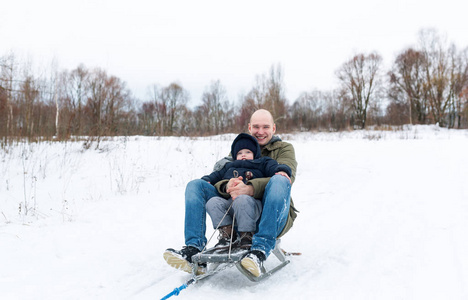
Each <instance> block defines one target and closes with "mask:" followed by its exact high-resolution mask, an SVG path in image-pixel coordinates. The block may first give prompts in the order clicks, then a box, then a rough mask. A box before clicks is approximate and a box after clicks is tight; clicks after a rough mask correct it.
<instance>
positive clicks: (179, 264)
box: [163, 251, 193, 273]
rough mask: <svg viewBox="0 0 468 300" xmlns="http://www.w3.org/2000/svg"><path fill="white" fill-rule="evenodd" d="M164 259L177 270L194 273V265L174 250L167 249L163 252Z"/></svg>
mask: <svg viewBox="0 0 468 300" xmlns="http://www.w3.org/2000/svg"><path fill="white" fill-rule="evenodd" d="M163 257H164V260H165V261H166V262H167V263H168V264H169V265H170V266H171V267H173V268H176V269H177V270H181V271H184V272H187V273H192V271H193V269H192V266H191V265H190V263H189V262H188V261H186V260H185V259H183V258H182V257H180V256H178V255H176V254H175V253H173V252H170V251H165V252H164V254H163Z"/></svg>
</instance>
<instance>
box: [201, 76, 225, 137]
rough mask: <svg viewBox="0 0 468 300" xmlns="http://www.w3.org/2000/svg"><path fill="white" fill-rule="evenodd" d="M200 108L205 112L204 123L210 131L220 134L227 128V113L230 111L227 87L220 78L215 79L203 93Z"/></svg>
mask: <svg viewBox="0 0 468 300" xmlns="http://www.w3.org/2000/svg"><path fill="white" fill-rule="evenodd" d="M202 102H203V104H202V105H201V107H200V108H199V110H201V111H202V112H203V114H204V118H203V120H204V122H203V123H204V124H205V127H206V131H207V132H209V133H214V134H219V133H220V132H222V131H223V130H224V128H226V125H227V124H226V122H227V118H226V114H228V113H229V108H228V99H227V95H226V89H225V88H224V86H222V85H221V82H220V81H219V80H217V81H213V82H212V83H211V85H210V87H209V88H208V89H207V90H206V91H205V92H204V93H203V95H202Z"/></svg>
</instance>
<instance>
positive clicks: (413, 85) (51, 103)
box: [0, 29, 468, 141]
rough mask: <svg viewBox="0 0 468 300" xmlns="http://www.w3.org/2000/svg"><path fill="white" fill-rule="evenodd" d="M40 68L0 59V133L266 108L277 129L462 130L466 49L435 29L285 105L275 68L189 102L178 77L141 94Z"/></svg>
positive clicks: (137, 124)
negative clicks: (230, 90) (388, 59)
mask: <svg viewBox="0 0 468 300" xmlns="http://www.w3.org/2000/svg"><path fill="white" fill-rule="evenodd" d="M57 69H58V68H57V66H54V65H52V66H51V67H50V68H49V70H46V71H43V72H41V73H40V74H37V73H38V72H33V71H32V66H31V65H30V64H24V63H20V62H19V61H18V60H17V59H16V57H15V55H14V54H13V53H9V54H7V55H4V56H1V57H0V137H1V138H2V140H3V141H5V140H8V139H11V138H24V137H26V138H29V139H35V138H38V137H41V138H57V139H68V138H70V137H72V136H93V137H102V136H116V135H157V136H160V135H161V136H166V135H213V134H221V133H227V132H240V131H243V130H244V129H245V128H246V124H247V122H248V119H249V117H250V115H251V113H252V112H253V111H255V110H256V109H258V108H265V109H268V110H269V111H271V112H272V114H273V116H274V118H275V122H276V123H277V124H278V129H280V130H281V131H282V132H292V131H310V130H324V131H339V130H349V129H363V128H366V127H367V126H369V125H384V124H385V125H403V124H439V126H443V127H448V128H467V127H468V48H465V49H463V50H458V49H457V47H456V46H455V45H454V44H447V43H446V42H445V41H444V39H443V38H442V37H441V36H440V35H439V33H438V32H437V31H436V30H433V29H425V30H421V32H420V34H419V41H418V46H416V47H410V48H407V49H404V50H402V51H401V52H400V53H398V55H397V56H396V58H395V59H394V61H393V63H392V65H391V67H390V70H385V69H384V67H383V58H382V57H381V56H380V55H379V54H378V53H375V52H374V53H358V54H355V55H353V56H352V57H351V58H350V59H348V60H346V61H345V62H344V63H343V64H342V65H341V66H340V67H339V68H338V69H337V70H336V73H335V74H336V77H337V78H338V80H339V83H340V85H339V86H338V87H336V88H335V89H333V90H328V91H321V90H313V91H309V92H303V93H302V94H301V95H300V96H299V97H298V98H297V99H295V100H294V101H293V102H292V103H290V101H289V99H286V97H285V93H284V88H285V87H284V83H283V71H282V68H281V66H280V65H273V66H271V68H270V70H269V71H268V72H267V73H265V74H262V75H258V76H257V77H256V79H255V82H254V83H253V86H252V88H251V89H250V91H249V92H248V93H246V94H245V95H242V96H240V97H239V99H238V102H237V103H235V102H234V101H230V99H228V98H227V93H226V89H225V87H224V86H223V85H222V83H221V82H220V81H219V80H217V81H213V82H211V83H210V84H209V85H208V86H207V87H206V88H205V91H204V93H203V94H202V97H201V99H200V100H201V104H200V105H198V106H197V107H195V108H194V109H190V108H189V107H188V106H187V104H188V101H189V98H190V96H189V91H187V90H186V89H184V87H183V85H182V84H181V83H179V82H173V83H171V84H169V85H168V86H159V85H157V84H154V85H153V86H151V87H149V90H150V93H149V94H150V96H149V98H148V99H145V100H144V101H142V100H140V99H136V98H135V97H134V96H133V95H132V92H131V90H130V89H129V88H128V87H127V86H126V83H125V82H124V81H122V80H121V79H120V78H118V77H116V76H112V75H110V74H108V73H107V72H106V71H105V70H103V69H101V68H93V69H89V68H87V67H86V66H84V65H79V66H78V67H77V68H76V69H73V70H71V71H69V70H63V71H58V70H57Z"/></svg>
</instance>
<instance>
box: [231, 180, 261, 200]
mask: <svg viewBox="0 0 468 300" xmlns="http://www.w3.org/2000/svg"><path fill="white" fill-rule="evenodd" d="M226 192H227V193H228V194H229V195H231V198H232V200H235V199H236V198H237V196H239V195H249V196H253V195H254V188H253V186H251V185H246V184H245V183H244V182H243V181H242V176H239V177H238V178H231V179H230V180H229V182H228V184H227V190H226Z"/></svg>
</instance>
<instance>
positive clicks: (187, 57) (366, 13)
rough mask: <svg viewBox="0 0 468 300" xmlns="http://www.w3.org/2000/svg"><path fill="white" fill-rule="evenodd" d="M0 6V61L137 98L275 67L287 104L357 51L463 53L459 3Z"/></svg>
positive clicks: (210, 1)
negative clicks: (116, 82)
mask: <svg viewBox="0 0 468 300" xmlns="http://www.w3.org/2000/svg"><path fill="white" fill-rule="evenodd" d="M4 2H6V3H3V4H2V5H1V8H0V56H3V55H5V54H7V53H9V51H13V52H14V53H15V54H17V55H19V56H22V57H27V58H29V59H32V61H33V65H35V66H40V65H48V64H50V63H51V61H52V58H55V59H57V60H58V65H59V67H60V68H62V69H68V70H72V69H74V68H76V67H77V66H78V65H79V64H80V63H84V64H85V65H86V67H88V68H93V67H101V68H103V69H105V70H107V72H108V74H110V75H115V76H118V77H119V78H120V79H122V80H123V81H125V82H127V85H128V87H129V88H130V89H131V90H132V91H133V92H134V94H135V95H136V96H137V97H139V98H141V99H143V100H146V98H147V88H148V87H149V86H150V85H152V84H155V83H157V84H159V85H161V86H166V85H168V84H170V83H171V82H174V81H178V82H180V83H181V84H182V85H183V87H184V88H185V89H187V90H188V91H189V92H190V94H191V101H190V103H189V105H190V106H192V107H193V106H195V105H197V104H199V103H200V98H201V95H202V93H203V91H204V90H205V89H206V88H207V87H208V86H209V85H210V83H211V81H213V80H218V79H219V80H221V83H222V84H223V85H224V86H225V87H226V89H227V92H228V96H229V99H230V100H231V101H236V102H237V100H238V96H239V94H245V93H247V92H248V91H249V90H250V89H251V87H252V86H253V85H254V83H255V77H256V76H257V75H261V74H266V73H267V72H268V70H269V69H270V67H271V66H272V65H276V64H278V63H280V64H281V65H282V67H283V75H284V83H285V88H286V96H287V98H288V99H289V100H290V101H291V102H293V101H294V100H295V99H296V98H297V97H298V96H299V94H300V93H301V92H305V91H310V90H313V89H315V88H317V89H320V90H327V89H331V88H335V87H336V86H337V81H336V79H335V75H334V73H335V70H336V69H337V68H338V67H339V66H340V65H341V64H342V63H344V62H345V61H346V60H347V59H349V58H350V57H351V56H352V55H353V54H355V53H357V52H366V53H367V52H371V51H377V52H378V53H380V54H381V55H382V56H383V58H384V61H385V63H386V64H387V65H389V64H390V63H391V62H392V61H393V59H394V58H395V55H396V54H397V53H399V52H401V51H402V50H403V49H405V48H406V47H408V46H411V45H415V44H416V43H417V39H418V32H419V30H420V29H423V28H429V27H431V28H435V29H437V30H438V31H439V33H441V34H444V35H446V36H447V38H448V41H449V42H454V43H455V44H456V45H457V46H458V47H459V48H464V47H467V46H468V22H467V20H466V11H467V8H468V5H467V4H466V1H462V0H445V1H434V0H394V1H388V0H385V1H383V0H354V1H344V0H326V1H295V0H288V1H272V0H270V1H263V0H262V1H254V0H251V1H244V0H238V1H222V0H217V1H214V0H198V1H193V0H192V1H189V0H179V1H177V0H171V1H154V0H153V1H146V0H133V1H122V0H114V1H110V0H109V1H104V0H83V1H76V0H70V1H63V0H41V1H37V0H15V1H4Z"/></svg>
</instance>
